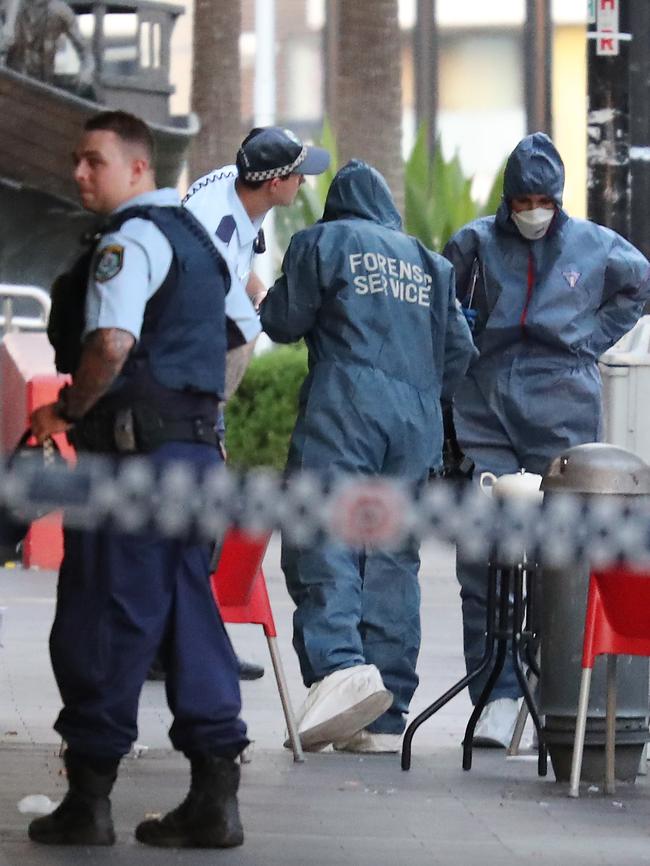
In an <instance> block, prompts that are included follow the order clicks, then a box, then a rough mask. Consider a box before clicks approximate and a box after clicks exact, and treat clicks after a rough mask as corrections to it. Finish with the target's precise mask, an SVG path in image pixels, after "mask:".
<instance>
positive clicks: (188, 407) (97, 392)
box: [29, 111, 248, 848]
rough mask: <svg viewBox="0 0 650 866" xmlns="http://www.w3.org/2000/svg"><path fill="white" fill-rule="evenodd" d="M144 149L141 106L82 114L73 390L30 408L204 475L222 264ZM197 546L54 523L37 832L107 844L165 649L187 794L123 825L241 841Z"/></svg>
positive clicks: (72, 431)
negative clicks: (90, 220) (93, 216)
mask: <svg viewBox="0 0 650 866" xmlns="http://www.w3.org/2000/svg"><path fill="white" fill-rule="evenodd" d="M153 160H154V152H153V141H152V138H151V133H150V131H149V129H148V128H147V126H146V125H145V124H144V123H143V122H142V121H141V120H139V119H138V118H136V117H133V116H132V115H130V114H126V113H125V112H121V111H115V112H104V113H102V114H99V115H97V116H95V117H94V118H91V119H90V120H89V121H88V122H87V123H86V126H85V129H84V132H83V134H82V136H81V138H80V141H79V143H78V145H77V147H76V149H75V151H74V161H75V170H74V177H75V180H76V182H77V186H78V188H79V193H80V197H81V201H82V203H83V205H84V207H85V208H86V209H87V210H90V211H93V212H95V213H97V214H101V215H103V216H105V217H106V218H107V220H106V222H105V224H104V226H103V228H102V230H101V232H100V235H99V237H98V238H97V239H96V240H95V244H94V246H92V247H91V248H90V249H89V250H88V251H87V252H86V253H85V254H84V255H83V256H82V257H81V258H80V259H79V261H78V262H77V264H76V265H75V267H73V269H72V271H71V272H70V273H69V274H68V275H65V276H64V277H62V278H60V279H59V280H58V281H57V283H56V284H55V286H54V288H53V306H52V310H53V312H52V316H51V319H50V325H49V328H48V334H49V336H50V339H51V341H52V343H53V345H54V348H55V354H56V362H57V367H58V369H59V370H61V371H64V372H69V373H72V384H71V385H69V386H67V387H65V388H64V389H63V390H62V391H61V393H60V396H59V400H58V401H57V402H56V403H53V404H48V405H46V406H42V407H40V408H39V409H37V410H36V411H35V412H34V413H33V415H32V429H33V431H34V433H35V434H36V436H37V437H38V439H39V441H43V440H44V439H45V438H46V437H47V436H50V435H52V434H54V433H59V432H63V431H69V436H70V438H71V440H72V442H73V444H74V445H75V446H76V448H77V450H78V452H81V453H83V452H90V453H102V454H104V455H109V456H110V458H111V459H112V460H114V461H115V462H116V463H118V464H119V462H120V461H122V460H123V459H125V458H128V457H129V456H131V455H133V454H146V457H147V459H148V461H149V462H150V465H151V466H152V468H153V469H154V470H155V471H157V472H162V471H164V470H165V467H166V466H168V465H170V464H172V463H175V462H177V461H183V462H184V463H185V464H186V466H187V468H188V471H189V472H191V473H192V474H193V476H194V477H195V480H196V483H199V481H200V479H201V477H202V476H203V474H204V473H205V472H207V471H209V470H211V469H213V468H215V467H218V466H219V465H220V464H221V460H222V458H221V453H220V450H219V447H218V436H217V430H216V419H217V407H218V403H219V400H220V398H221V396H222V395H223V387H224V372H225V356H226V317H225V296H226V292H227V291H228V287H229V275H228V270H227V267H226V265H225V262H224V261H223V259H222V258H221V256H220V255H219V253H218V252H217V250H216V248H215V247H214V245H213V243H212V241H211V240H210V237H209V236H208V235H207V233H206V232H205V230H204V229H203V227H202V226H201V225H200V223H198V222H197V220H196V219H195V217H193V216H192V214H190V213H189V211H187V210H185V209H184V208H181V207H180V200H179V197H178V195H177V193H176V191H175V190H172V189H156V186H155V179H154V171H153V164H154V163H153ZM210 555H211V546H210V545H208V544H202V543H199V542H197V541H193V542H190V541H183V540H179V539H166V538H162V537H159V536H155V535H151V534H150V533H143V534H138V535H135V534H134V535H127V534H125V533H122V532H119V531H118V530H117V529H116V528H114V527H113V528H110V527H99V528H97V529H94V530H83V531H82V530H73V529H71V528H67V529H66V530H65V532H64V557H63V562H62V564H61V570H60V573H59V584H58V593H57V606H56V615H55V619H54V625H53V627H52V634H51V637H50V651H51V656H52V666H53V668H54V673H55V676H56V680H57V684H58V686H59V690H60V692H61V697H62V700H63V709H62V710H61V713H60V714H59V717H58V719H57V721H56V724H55V729H56V730H57V732H58V733H59V734H60V735H61V736H62V737H63V739H64V740H65V742H66V745H67V749H66V752H65V764H66V769H67V777H68V792H67V793H66V795H65V798H64V799H63V802H62V803H61V805H60V806H59V807H58V808H57V809H56V810H55V811H54V812H53V813H52V814H51V815H47V816H44V817H42V818H37V819H35V820H34V821H32V823H31V824H30V827H29V835H30V838H31V839H32V840H33V841H35V842H40V843H42V844H63V845H84V846H85V845H111V844H113V843H114V841H115V833H114V829H113V822H112V818H111V804H110V799H109V796H110V793H111V789H112V787H113V783H114V782H115V778H116V776H117V770H118V765H119V763H120V760H121V758H122V757H123V756H124V755H125V754H127V753H128V752H129V750H130V748H131V745H132V744H133V742H134V741H135V739H136V736H137V710H138V699H139V696H140V691H141V688H142V684H143V682H144V680H145V676H146V674H147V671H148V669H149V666H150V664H151V662H152V660H153V658H154V655H155V654H156V651H157V649H158V647H159V646H162V651H163V655H164V658H165V663H166V668H167V699H168V703H169V707H170V710H171V712H172V714H173V716H174V722H173V724H172V726H171V729H170V738H171V741H172V745H173V746H174V748H175V749H177V750H178V751H181V752H183V754H184V755H185V756H186V757H187V758H188V760H189V761H190V764H191V769H192V779H191V786H190V791H189V794H188V796H187V798H186V799H185V801H184V802H183V803H182V804H181V805H180V806H179V807H178V808H177V809H174V810H172V811H171V812H169V813H168V814H167V815H165V816H164V817H163V818H151V819H149V820H145V821H143V822H141V823H140V824H139V825H138V827H137V829H136V837H137V839H138V840H139V841H140V842H143V843H145V844H149V845H154V846H160V847H178V848H186V847H199V848H221V847H224V848H225V847H232V846H235V845H240V844H241V843H242V841H243V831H242V826H241V822H240V819H239V813H238V805H237V789H238V784H239V765H238V764H237V763H236V758H237V756H238V755H239V754H240V752H241V751H242V749H244V748H245V747H246V745H247V743H248V740H247V738H246V727H245V725H244V723H243V722H242V721H241V719H240V718H239V712H240V708H241V701H240V694H239V680H238V671H237V661H236V658H235V654H234V652H233V649H232V647H231V644H230V641H229V639H228V636H227V634H226V631H225V628H224V626H223V622H222V621H221V617H220V615H219V612H218V609H217V607H216V604H215V602H214V599H213V597H212V592H211V589H210V581H209V572H210ZM152 805H153V804H152Z"/></svg>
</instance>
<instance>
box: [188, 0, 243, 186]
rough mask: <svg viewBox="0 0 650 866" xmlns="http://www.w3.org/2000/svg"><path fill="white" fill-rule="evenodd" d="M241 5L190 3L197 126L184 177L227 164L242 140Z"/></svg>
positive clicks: (235, 1) (229, 0)
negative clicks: (198, 123) (192, 24)
mask: <svg viewBox="0 0 650 866" xmlns="http://www.w3.org/2000/svg"><path fill="white" fill-rule="evenodd" d="M240 31H241V0H194V31H193V34H194V35H193V44H194V57H193V62H192V110H193V111H195V112H196V114H197V115H198V117H199V120H200V122H201V130H200V132H199V134H198V136H197V137H196V139H195V141H194V144H193V147H192V154H191V158H190V176H191V178H192V179H194V178H197V177H200V176H201V175H203V174H205V173H206V172H208V171H210V170H211V169H213V168H216V167H218V166H221V165H226V164H228V163H231V162H233V161H234V159H235V154H236V153H237V148H238V147H239V144H240V142H241V139H242V129H241V75H240V68H239V35H240Z"/></svg>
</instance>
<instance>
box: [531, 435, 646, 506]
mask: <svg viewBox="0 0 650 866" xmlns="http://www.w3.org/2000/svg"><path fill="white" fill-rule="evenodd" d="M541 489H542V490H543V491H544V492H547V491H562V492H566V493H610V494H615V495H618V496H648V495H650V466H648V464H647V463H646V462H645V461H644V460H642V459H641V458H640V457H638V456H637V455H636V454H633V453H632V452H631V451H626V450H625V448H618V447H617V446H616V445H607V444H605V443H602V442H593V443H590V444H588V445H576V446H575V447H574V448H568V449H567V450H566V451H563V452H562V454H559V455H558V456H557V457H556V458H555V459H554V460H553V461H552V462H551V465H550V466H549V468H548V470H547V472H546V475H545V476H544V478H543V479H542V484H541Z"/></svg>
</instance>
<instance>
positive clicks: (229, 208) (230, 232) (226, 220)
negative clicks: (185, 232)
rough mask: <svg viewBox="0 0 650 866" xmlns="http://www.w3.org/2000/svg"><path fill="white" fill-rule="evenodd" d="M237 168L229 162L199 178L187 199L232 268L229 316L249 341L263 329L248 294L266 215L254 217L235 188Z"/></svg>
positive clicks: (190, 207) (192, 210) (228, 300)
mask: <svg viewBox="0 0 650 866" xmlns="http://www.w3.org/2000/svg"><path fill="white" fill-rule="evenodd" d="M236 179H237V167H236V166H234V165H226V166H224V167H223V168H218V169H215V171H212V172H210V174H206V175H204V176H203V177H201V178H199V179H198V180H197V181H195V182H194V183H193V184H192V185H191V186H190V188H189V190H188V193H187V195H186V196H185V198H184V199H183V205H184V206H185V207H186V208H188V210H190V211H191V212H192V213H193V214H194V216H195V217H196V218H197V219H198V220H199V222H200V223H201V224H202V225H203V226H204V228H205V229H206V231H207V232H208V234H209V235H210V237H211V238H212V240H213V242H214V245H215V246H216V248H217V249H218V250H219V252H220V253H221V255H222V256H223V258H224V259H225V261H226V263H227V265H228V270H229V271H230V282H231V285H230V291H229V292H228V294H227V295H226V316H227V317H228V318H229V319H230V320H231V321H232V322H234V324H236V325H237V327H238V328H239V330H240V331H241V333H242V336H243V337H244V340H245V341H246V342H249V341H250V340H252V339H254V338H255V337H256V336H257V335H258V334H259V333H260V331H261V327H260V322H259V316H258V315H257V313H256V312H255V307H254V306H253V304H252V303H251V300H250V298H249V297H248V295H247V294H246V283H247V282H248V277H249V275H250V272H251V266H252V261H253V244H254V243H255V238H256V237H257V235H258V233H259V230H260V228H261V227H262V222H263V220H264V217H259V218H258V219H256V220H251V219H250V217H249V216H248V214H247V213H246V209H245V208H244V205H243V204H242V203H241V199H240V198H239V196H238V195H237V191H236V189H235V181H236Z"/></svg>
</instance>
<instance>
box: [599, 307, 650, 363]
mask: <svg viewBox="0 0 650 866" xmlns="http://www.w3.org/2000/svg"><path fill="white" fill-rule="evenodd" d="M599 361H600V363H601V364H604V365H605V366H607V367H650V316H641V318H640V319H639V321H638V322H637V323H636V325H635V326H634V327H633V328H632V330H631V331H628V332H627V334H623V336H622V337H621V339H620V340H619V341H618V343H614V345H613V346H612V347H611V349H608V350H607V351H606V352H604V353H603V354H602V355H601V356H600V358H599Z"/></svg>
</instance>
